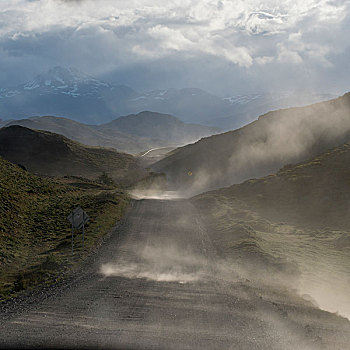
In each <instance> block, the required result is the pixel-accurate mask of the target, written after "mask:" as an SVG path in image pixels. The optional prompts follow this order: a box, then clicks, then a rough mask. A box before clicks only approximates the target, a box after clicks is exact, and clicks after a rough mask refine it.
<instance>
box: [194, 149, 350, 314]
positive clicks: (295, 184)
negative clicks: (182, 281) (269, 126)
mask: <svg viewBox="0 0 350 350" xmlns="http://www.w3.org/2000/svg"><path fill="white" fill-rule="evenodd" d="M349 179H350V143H345V144H343V145H341V146H338V147H335V148H332V149H329V150H327V151H326V152H323V153H321V154H319V155H317V156H316V157H313V158H311V159H309V160H307V161H304V162H301V163H298V164H294V165H287V166H284V167H283V168H282V169H280V170H279V171H278V172H277V173H274V174H271V175H269V176H265V177H262V178H258V179H251V180H248V181H245V182H243V183H242V184H236V185H233V186H230V187H227V188H222V189H220V190H215V191H212V192H207V193H203V194H200V195H198V196H196V197H195V198H193V199H192V202H193V204H195V206H196V207H197V208H198V209H199V210H200V212H201V214H202V217H203V218H205V220H206V223H207V224H208V225H209V230H208V231H207V232H208V233H209V234H210V235H211V238H212V240H213V243H214V244H215V245H216V246H217V247H218V249H220V251H222V252H224V253H225V254H226V256H227V257H230V259H232V264H233V265H234V266H235V268H236V269H237V270H238V271H246V272H247V271H248V272H249V274H250V276H252V277H253V276H254V277H255V278H256V276H259V277H260V278H266V279H265V281H266V280H269V279H271V278H272V279H276V278H279V280H280V282H281V283H282V284H283V285H286V284H288V285H290V286H291V288H293V289H297V290H298V293H299V294H300V295H304V296H305V298H306V299H308V300H312V301H313V302H314V303H316V304H318V306H319V307H320V308H322V309H324V310H327V311H331V312H337V313H338V314H341V315H342V316H345V317H347V318H349V317H350V301H349V293H348V291H349V288H350V273H349V268H348V267H349V266H350V217H349V204H350V187H349ZM249 278H250V277H249ZM330 295H331V296H332V297H330Z"/></svg>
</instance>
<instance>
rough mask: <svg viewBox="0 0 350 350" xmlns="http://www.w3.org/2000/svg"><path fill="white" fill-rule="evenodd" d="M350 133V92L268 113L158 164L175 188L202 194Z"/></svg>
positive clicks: (274, 168)
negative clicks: (307, 104) (333, 97)
mask: <svg viewBox="0 0 350 350" xmlns="http://www.w3.org/2000/svg"><path fill="white" fill-rule="evenodd" d="M349 136H350V93H348V94H346V95H344V96H342V97H340V98H338V99H335V100H330V101H327V102H321V103H318V104H315V105H311V106H307V107H299V108H290V109H285V110H279V111H274V112H270V113H267V114H265V115H263V116H261V117H260V118H259V119H258V120H257V121H255V122H253V123H251V124H249V125H247V126H245V127H243V128H241V129H238V130H234V131H230V132H227V133H224V134H220V135H214V136H211V137H208V138H205V139H202V140H200V141H198V142H196V143H195V144H192V145H188V146H185V147H182V148H179V149H177V150H176V151H174V152H173V153H172V154H171V155H170V156H168V157H167V158H165V159H163V160H161V161H160V162H158V163H156V164H155V165H154V166H153V169H154V170H156V171H162V172H165V173H166V174H167V176H168V180H169V183H170V184H171V185H172V186H173V187H175V188H180V189H181V188H182V189H187V190H188V191H192V193H196V192H197V193H198V192H201V191H204V190H208V189H211V188H218V187H223V186H227V185H230V184H234V183H239V182H241V181H244V180H247V179H249V178H252V177H258V176H264V175H267V174H270V173H272V172H275V171H277V170H278V169H279V168H281V167H282V166H283V165H285V164H287V163H296V162H299V161H302V160H305V159H308V158H310V157H311V156H314V155H316V154H318V153H320V152H322V151H325V150H326V149H328V148H330V147H335V146H338V145H340V144H342V143H344V142H346V141H347V140H348V138H349Z"/></svg>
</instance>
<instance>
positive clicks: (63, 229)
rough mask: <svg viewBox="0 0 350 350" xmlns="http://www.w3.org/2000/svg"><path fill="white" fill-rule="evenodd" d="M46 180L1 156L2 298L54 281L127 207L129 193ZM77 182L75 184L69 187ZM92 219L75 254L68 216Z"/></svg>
mask: <svg viewBox="0 0 350 350" xmlns="http://www.w3.org/2000/svg"><path fill="white" fill-rule="evenodd" d="M65 182H66V183H63V182H58V181H54V180H50V179H43V178H40V177H37V176H35V175H32V174H30V173H28V172H26V171H24V170H22V169H21V168H19V167H18V166H16V165H13V164H11V163H9V162H7V161H5V160H3V159H2V158H0V197H1V201H0V266H1V268H0V299H3V298H6V297H8V296H11V295H14V294H16V293H17V292H19V291H21V290H22V289H25V288H26V287H31V286H34V285H36V284H38V283H43V282H48V281H52V280H53V279H54V278H55V277H56V276H57V275H58V274H59V273H60V272H62V271H64V270H66V269H69V268H71V267H72V266H73V265H74V264H75V263H77V262H78V261H80V260H81V259H82V258H83V257H84V256H85V255H87V254H88V253H89V251H91V249H92V248H93V247H94V246H95V245H96V243H97V242H98V241H99V239H100V238H101V237H102V236H103V235H104V234H106V233H107V232H108V231H109V230H110V229H111V227H112V226H113V225H115V222H116V220H118V219H120V217H121V216H122V214H123V211H124V209H125V208H126V206H127V204H128V197H127V195H126V194H124V193H123V192H121V191H120V190H117V189H110V188H109V189H106V188H103V187H102V186H100V185H98V184H95V183H93V182H90V181H88V180H81V181H80V180H79V179H75V180H72V181H69V179H65ZM69 182H73V183H71V184H70V183H69ZM78 205H79V206H81V207H82V208H83V209H84V210H85V211H86V212H87V214H88V215H89V216H90V222H89V224H88V225H87V227H86V241H85V243H86V244H85V249H84V251H83V250H82V247H81V235H79V237H78V238H77V242H76V248H77V251H76V254H75V256H74V258H72V256H71V236H70V235H71V228H70V225H69V222H68V221H67V219H66V217H67V215H68V214H69V213H70V212H71V210H72V209H74V208H75V207H76V206H78Z"/></svg>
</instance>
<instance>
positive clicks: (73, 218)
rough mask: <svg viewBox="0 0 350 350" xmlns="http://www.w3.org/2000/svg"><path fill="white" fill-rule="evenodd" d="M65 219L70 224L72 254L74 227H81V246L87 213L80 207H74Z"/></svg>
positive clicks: (78, 228) (87, 218)
mask: <svg viewBox="0 0 350 350" xmlns="http://www.w3.org/2000/svg"><path fill="white" fill-rule="evenodd" d="M67 220H68V221H69V222H70V223H71V224H72V254H74V229H77V230H80V229H81V228H83V248H84V237H85V227H84V226H85V224H86V223H87V222H88V221H89V215H87V214H86V213H85V211H84V210H83V209H81V208H80V207H76V208H75V209H74V210H73V211H72V212H71V213H70V214H69V215H68V216H67Z"/></svg>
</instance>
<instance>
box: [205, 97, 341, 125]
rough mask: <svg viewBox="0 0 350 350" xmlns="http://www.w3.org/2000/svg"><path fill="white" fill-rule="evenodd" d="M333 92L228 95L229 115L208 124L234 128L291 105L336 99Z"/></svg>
mask: <svg viewBox="0 0 350 350" xmlns="http://www.w3.org/2000/svg"><path fill="white" fill-rule="evenodd" d="M336 97H337V96H335V95H332V94H321V93H315V92H309V91H286V92H275V93H261V94H248V95H235V96H232V97H226V98H224V100H227V101H228V102H229V103H230V104H231V112H230V113H231V114H230V115H229V116H220V117H214V118H213V119H212V120H210V121H209V120H208V121H207V123H205V124H208V125H217V126H219V127H220V128H222V129H224V130H232V129H237V128H239V127H241V126H242V125H244V124H248V123H249V122H251V121H253V120H255V119H256V118H257V116H259V115H262V114H265V113H267V112H270V111H273V110H277V109H281V108H290V107H301V106H307V105H309V104H312V103H317V102H320V101H326V100H330V99H334V98H336Z"/></svg>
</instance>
